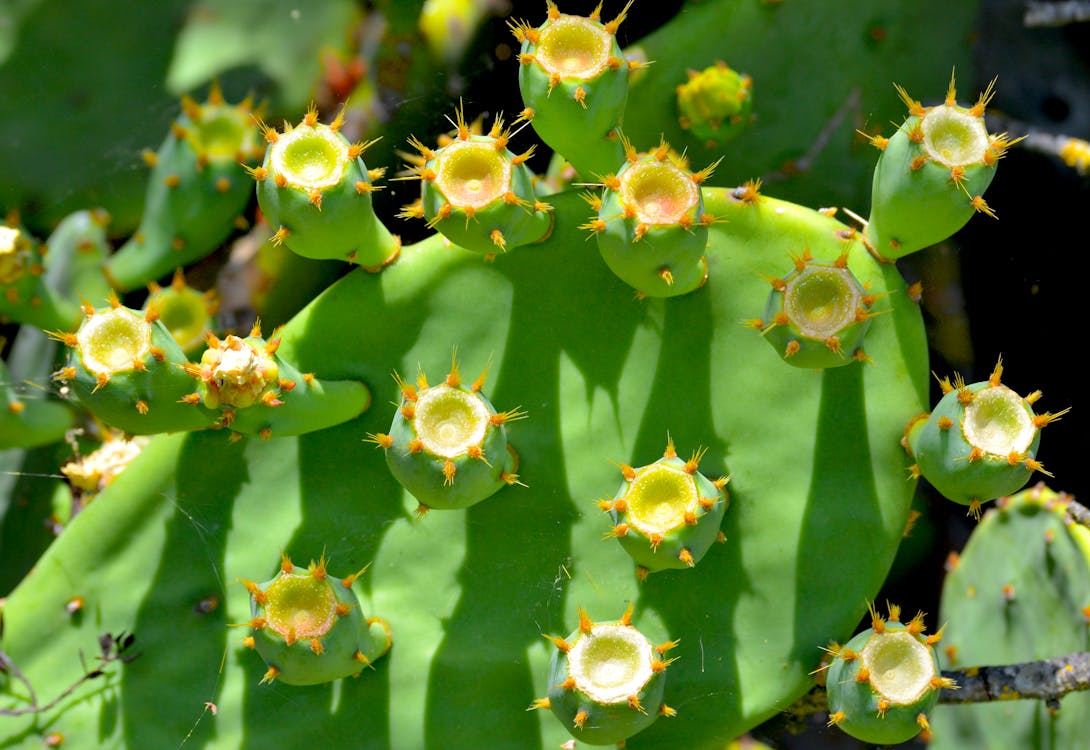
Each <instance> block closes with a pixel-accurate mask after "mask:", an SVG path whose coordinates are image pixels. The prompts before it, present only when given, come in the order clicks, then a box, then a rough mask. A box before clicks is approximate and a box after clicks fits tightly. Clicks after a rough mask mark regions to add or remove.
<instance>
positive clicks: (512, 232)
mask: <svg viewBox="0 0 1090 750" xmlns="http://www.w3.org/2000/svg"><path fill="white" fill-rule="evenodd" d="M456 116H457V121H458V123H459V125H458V132H459V136H458V138H457V139H455V140H453V141H451V142H450V143H448V144H446V145H444V146H442V147H440V148H438V149H436V150H434V151H433V150H431V149H428V153H430V156H429V157H428V158H427V160H426V161H425V163H424V164H423V165H420V166H418V167H413V168H411V169H413V171H415V172H416V173H417V174H418V175H419V176H420V178H421V180H420V182H421V199H420V201H421V207H422V210H423V216H424V218H425V219H426V220H427V222H428V226H430V227H433V228H435V229H437V230H438V231H439V232H440V233H442V234H443V235H444V236H445V237H446V238H447V239H448V240H450V241H451V242H452V243H454V244H455V245H459V246H461V247H463V248H466V249H468V250H472V251H474V252H478V253H481V254H485V255H488V254H492V253H495V252H496V251H497V249H498V250H499V251H500V252H508V251H509V250H511V249H513V248H515V247H519V246H522V245H528V244H532V243H535V242H540V241H541V240H542V239H544V238H545V237H546V236H548V234H549V233H550V232H551V231H552V221H553V219H552V214H551V213H549V212H547V211H543V210H539V209H538V206H539V205H540V201H538V199H537V195H536V193H535V191H534V185H533V183H534V178H533V175H532V174H531V172H530V170H529V167H527V166H526V164H525V162H526V159H528V158H529V156H530V155H531V154H532V153H533V148H531V149H529V150H528V151H526V152H525V153H523V154H520V155H515V154H512V153H511V152H510V151H508V150H507V148H506V145H507V141H508V139H509V137H510V135H511V134H510V132H509V131H504V130H499V131H498V132H497V128H496V127H493V132H494V133H496V134H495V135H493V134H492V133H490V134H489V135H478V134H473V133H471V132H470V129H469V128H468V126H466V124H465V118H464V115H463V113H462V110H461V109H460V108H459V109H458V110H457V112H456ZM463 136H464V137H463Z"/></svg>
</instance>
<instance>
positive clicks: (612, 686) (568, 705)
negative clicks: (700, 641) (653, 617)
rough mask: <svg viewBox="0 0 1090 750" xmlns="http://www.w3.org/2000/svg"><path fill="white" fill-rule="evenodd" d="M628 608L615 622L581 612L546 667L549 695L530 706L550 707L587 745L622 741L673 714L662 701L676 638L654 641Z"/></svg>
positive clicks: (559, 640)
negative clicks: (667, 655) (669, 655)
mask: <svg viewBox="0 0 1090 750" xmlns="http://www.w3.org/2000/svg"><path fill="white" fill-rule="evenodd" d="M630 617H631V610H629V612H626V613H625V616H624V617H623V618H621V619H620V620H618V621H616V622H599V623H595V622H592V621H591V620H590V618H589V617H588V616H587V615H586V613H585V612H582V611H581V612H580V624H579V628H577V629H576V630H575V632H573V633H572V634H571V635H570V636H568V638H567V639H560V638H555V639H552V638H551V639H550V640H552V641H553V644H554V645H556V646H557V648H556V651H555V652H554V653H553V656H552V662H551V667H550V673H549V685H550V686H551V687H550V688H549V696H548V697H547V698H543V699H539V700H536V701H534V703H533V704H532V705H531V708H548V709H550V710H551V711H552V712H553V713H554V714H555V715H556V717H557V718H558V719H560V721H561V722H562V723H563V724H564V726H565V727H566V728H567V730H568V731H569V732H571V734H572V736H573V737H575V739H577V740H578V741H580V742H585V743H587V744H588V745H610V744H613V743H617V744H618V745H620V744H623V742H624V740H625V739H626V738H628V737H631V736H632V735H634V734H636V733H637V732H640V731H642V730H644V729H646V728H647V727H649V726H651V724H653V723H654V722H655V720H656V719H657V718H658V717H659V716H673V715H675V714H676V711H674V709H672V708H670V707H669V706H667V705H666V704H665V703H663V702H662V698H663V693H664V691H665V689H666V668H667V666H669V664H670V663H671V662H672V661H674V659H668V660H667V659H663V658H662V657H663V655H664V654H665V653H666V651H667V650H669V649H670V648H672V647H673V646H674V645H676V644H675V643H674V642H669V643H666V644H663V645H662V646H659V647H657V648H656V647H655V646H653V645H652V644H651V641H649V640H648V639H647V637H646V636H645V635H644V634H643V633H641V632H640V631H639V630H637V629H636V628H635V627H633V626H632V623H631V621H630Z"/></svg>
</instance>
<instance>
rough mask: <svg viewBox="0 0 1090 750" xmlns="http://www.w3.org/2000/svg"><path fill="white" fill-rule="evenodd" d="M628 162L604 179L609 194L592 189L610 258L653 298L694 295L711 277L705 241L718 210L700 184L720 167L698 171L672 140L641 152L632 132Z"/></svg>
mask: <svg viewBox="0 0 1090 750" xmlns="http://www.w3.org/2000/svg"><path fill="white" fill-rule="evenodd" d="M621 140H622V143H623V144H624V149H625V161H624V163H623V165H622V166H621V168H620V169H619V170H618V171H617V174H616V175H612V174H610V175H607V176H606V177H605V178H604V182H603V187H604V188H605V190H604V192H603V195H602V197H601V198H598V197H597V196H588V197H587V202H588V203H590V205H591V207H592V208H594V209H595V210H597V212H598V215H597V217H596V218H594V219H591V220H590V221H589V222H587V223H586V224H584V225H583V226H582V227H581V228H583V229H587V230H589V231H591V232H593V233H594V235H595V237H596V238H597V243H598V251H599V252H600V253H601V254H602V259H603V260H604V261H605V262H606V265H607V266H609V268H610V270H612V271H613V273H615V274H617V277H618V278H620V279H621V280H622V281H624V282H625V283H626V284H629V285H631V286H632V287H634V288H635V289H636V290H637V291H638V292H639V293H640V294H642V295H646V296H648V297H675V296H679V295H682V294H688V293H689V292H691V291H693V290H694V289H696V288H698V287H700V286H701V285H703V284H704V282H705V280H706V279H707V277H708V262H707V259H706V258H705V257H704V248H705V246H706V245H707V242H708V227H709V226H711V225H712V224H713V223H715V217H714V216H713V215H712V214H710V213H708V212H707V211H705V209H704V200H703V197H702V195H701V191H700V185H701V184H702V183H703V182H704V181H705V180H706V179H707V178H708V177H709V176H710V175H711V174H712V172H713V171H714V170H715V165H714V164H713V165H711V166H710V167H707V168H705V169H703V170H701V171H699V172H695V173H694V172H690V171H689V170H688V169H687V168H685V167H684V166H682V165H679V164H677V163H675V162H674V160H672V159H671V152H670V145H669V144H668V143H666V142H665V141H660V142H659V146H658V148H656V149H655V150H654V151H651V152H648V153H646V154H638V153H637V152H636V149H635V148H633V147H632V144H631V143H629V142H628V141H627V140H625V139H624V138H622V139H621Z"/></svg>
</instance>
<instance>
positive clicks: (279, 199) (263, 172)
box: [250, 110, 401, 270]
mask: <svg viewBox="0 0 1090 750" xmlns="http://www.w3.org/2000/svg"><path fill="white" fill-rule="evenodd" d="M341 124H342V121H341V118H340V117H338V118H337V119H335V120H334V121H333V122H332V123H331V124H329V125H325V124H324V123H320V122H318V114H317V112H316V111H314V110H311V111H310V112H308V113H307V115H306V116H305V117H304V118H303V120H302V121H301V122H300V123H299V124H298V125H297V126H295V127H294V128H292V127H291V126H287V127H286V128H285V131H284V132H283V133H278V132H277V131H276V130H274V129H272V128H269V127H264V133H265V139H266V140H267V141H268V142H269V147H268V149H266V151H265V161H264V163H263V164H262V165H261V166H260V167H258V168H257V169H254V170H251V172H250V173H251V175H253V178H254V180H255V181H256V182H257V202H258V204H259V205H260V206H261V210H262V211H263V212H264V214H265V218H266V220H267V221H268V222H269V226H272V227H277V230H276V234H274V235H273V239H274V241H275V242H283V243H284V244H286V245H287V246H288V247H290V248H291V249H292V250H293V251H295V252H297V253H299V254H300V255H302V256H303V257H306V258H315V259H324V260H349V261H352V262H354V263H359V264H360V265H361V266H363V267H364V268H367V269H371V270H375V269H378V268H381V267H382V266H384V265H386V264H387V263H389V262H391V261H392V260H394V259H395V258H396V257H397V254H398V250H399V248H400V247H401V243H400V240H398V238H397V237H395V236H394V235H392V234H390V233H389V232H388V231H387V230H386V227H384V226H383V225H382V222H380V221H379V220H378V217H376V216H375V210H374V208H373V207H372V202H371V193H372V192H373V191H374V190H376V187H375V185H374V180H375V179H377V178H378V177H380V176H382V174H383V173H384V172H385V171H386V170H385V169H375V170H370V171H368V169H367V166H366V165H365V164H364V163H363V158H362V157H361V154H363V152H364V151H365V150H366V148H367V147H368V146H370V145H371V144H370V143H350V142H349V141H348V139H347V138H345V137H344V135H342V134H341V132H340V128H341Z"/></svg>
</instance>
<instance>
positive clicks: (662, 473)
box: [598, 440, 729, 578]
mask: <svg viewBox="0 0 1090 750" xmlns="http://www.w3.org/2000/svg"><path fill="white" fill-rule="evenodd" d="M701 455H702V451H697V452H696V453H694V454H693V457H692V458H690V459H689V460H688V461H683V460H682V459H680V458H678V455H677V451H676V450H675V448H674V443H673V441H672V440H671V441H669V442H667V444H666V451H665V452H664V453H663V455H662V458H660V459H659V460H658V461H655V462H654V463H653V464H649V465H647V466H641V467H639V468H636V469H633V468H632V467H631V466H628V465H624V466H622V467H621V473H622V474H623V475H624V482H623V483H622V484H621V488H620V489H619V490H617V494H616V495H614V497H613V499H612V500H602V501H599V503H598V507H599V508H601V509H602V510H603V511H607V512H608V513H609V516H610V520H611V521H612V524H613V529H612V530H611V531H610V532H609V533H608V534H606V538H610V537H616V538H617V539H618V540H619V541H620V543H621V546H622V547H624V550H625V552H627V553H628V554H629V555H631V556H632V559H633V560H635V561H636V565H637V568H636V572H637V575H639V576H640V577H641V578H646V576H647V574H648V573H649V572H653V571H657V570H668V569H670V568H691V567H693V566H695V565H696V564H697V563H698V562H700V560H701V559H702V558H703V557H704V555H705V554H706V553H707V552H708V550H709V549H711V546H712V544H713V543H714V542H715V541H717V540H721V541H726V539H725V537H724V536H723V532H722V531H720V530H719V526H720V524H721V523H722V522H723V514H724V513H725V512H726V509H727V504H728V503H729V499H728V498H727V495H726V492H725V490H724V487H726V484H727V478H726V477H724V478H722V479H719V480H716V481H712V480H711V479H708V478H707V477H706V476H704V475H703V474H702V473H701V472H700V471H699V464H700V458H701Z"/></svg>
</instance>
